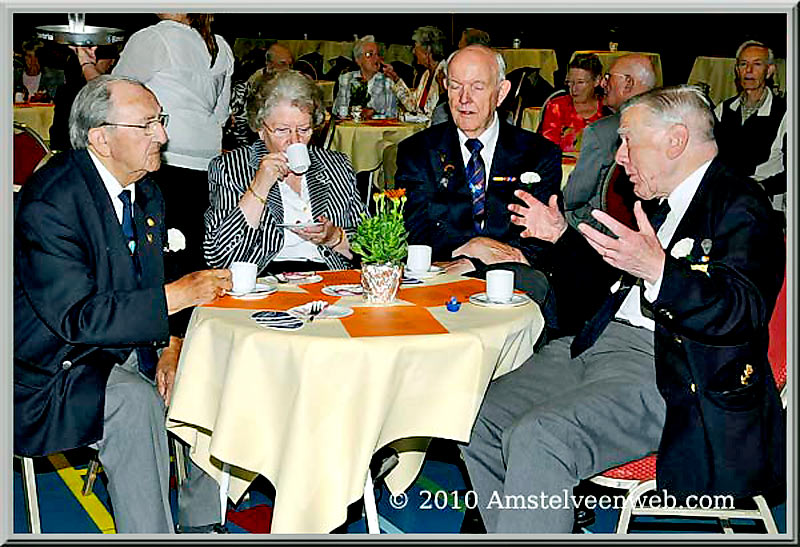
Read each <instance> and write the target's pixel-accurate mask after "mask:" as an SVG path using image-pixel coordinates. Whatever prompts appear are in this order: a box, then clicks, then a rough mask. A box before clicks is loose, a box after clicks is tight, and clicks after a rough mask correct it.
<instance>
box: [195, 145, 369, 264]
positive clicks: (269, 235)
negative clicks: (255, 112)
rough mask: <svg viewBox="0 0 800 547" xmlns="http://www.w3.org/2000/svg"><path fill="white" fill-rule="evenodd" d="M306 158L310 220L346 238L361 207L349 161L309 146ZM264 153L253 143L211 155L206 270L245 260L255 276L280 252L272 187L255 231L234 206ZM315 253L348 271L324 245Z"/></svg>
mask: <svg viewBox="0 0 800 547" xmlns="http://www.w3.org/2000/svg"><path fill="white" fill-rule="evenodd" d="M308 153H309V156H310V158H311V166H310V167H309V169H308V171H306V173H305V176H306V183H307V185H308V193H309V197H310V199H311V213H312V215H313V218H317V217H318V216H319V215H325V216H326V217H327V218H329V219H330V220H331V222H333V224H334V225H335V226H340V227H341V228H343V229H344V231H345V233H346V234H347V237H348V238H352V237H353V234H354V233H355V229H356V226H357V225H358V224H359V222H360V221H361V213H362V212H364V205H363V203H362V202H361V201H360V199H359V197H358V192H357V190H356V177H355V173H354V172H353V167H352V165H351V163H350V159H349V158H348V157H347V156H345V155H344V154H342V153H340V152H332V151H330V150H325V149H322V148H317V147H315V146H309V147H308ZM266 154H267V147H266V145H265V144H264V142H263V141H261V140H258V141H256V142H255V143H253V144H251V145H249V146H242V147H240V148H237V149H235V150H233V151H231V152H228V153H226V154H222V155H221V156H217V157H216V158H214V159H213V160H211V163H210V164H209V166H208V186H209V201H210V206H209V208H208V210H207V211H206V214H205V227H206V229H205V237H204V239H203V250H204V253H205V259H206V262H208V265H209V266H211V267H212V268H227V267H229V266H230V264H231V263H232V262H236V261H246V262H255V263H256V264H258V268H259V271H263V270H264V269H265V268H266V267H267V265H269V263H270V261H271V260H272V259H273V258H274V257H275V255H277V254H278V252H279V251H280V250H281V248H282V247H283V239H284V238H283V229H282V228H279V227H277V224H280V223H282V222H283V220H284V219H283V203H282V202H281V192H280V188H278V185H277V184H275V185H273V186H272V188H271V189H270V191H269V194H268V195H267V206H266V207H264V212H263V213H262V215H261V219H260V221H259V224H258V227H256V228H252V227H251V226H250V225H249V224H248V223H247V219H246V217H245V216H244V213H243V212H242V210H241V209H240V208H239V205H238V204H239V200H240V199H241V197H242V196H243V195H244V193H245V192H246V191H247V188H248V187H249V186H250V184H251V183H252V182H253V178H254V177H255V174H256V171H257V170H258V166H259V164H260V162H261V158H263V157H264V156H265V155H266ZM317 250H318V251H319V254H320V256H321V257H322V259H323V260H324V261H325V264H327V266H328V268H329V269H332V270H336V269H345V268H349V267H351V263H350V261H349V260H348V259H347V258H346V257H344V256H343V255H341V254H339V253H337V252H336V251H333V250H331V249H330V248H328V247H326V246H325V245H318V246H317Z"/></svg>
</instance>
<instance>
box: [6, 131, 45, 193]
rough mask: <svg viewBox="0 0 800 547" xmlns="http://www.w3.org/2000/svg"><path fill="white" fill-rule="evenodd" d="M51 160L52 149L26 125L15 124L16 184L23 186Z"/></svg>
mask: <svg viewBox="0 0 800 547" xmlns="http://www.w3.org/2000/svg"><path fill="white" fill-rule="evenodd" d="M48 159H50V148H49V147H48V146H47V144H46V143H45V142H44V139H42V137H41V136H39V134H38V133H37V132H36V131H34V130H33V129H31V128H30V127H28V126H27V125H25V124H24V123H20V122H14V184H18V185H20V186H21V185H23V184H25V181H27V180H28V177H30V176H31V175H32V174H33V173H34V172H35V171H36V170H37V169H39V168H40V167H41V166H42V165H44V164H45V163H46V162H47V160H48Z"/></svg>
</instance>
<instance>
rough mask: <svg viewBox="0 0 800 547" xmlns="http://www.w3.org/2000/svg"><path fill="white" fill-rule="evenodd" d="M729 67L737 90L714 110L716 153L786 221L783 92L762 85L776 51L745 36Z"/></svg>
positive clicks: (772, 72)
mask: <svg viewBox="0 0 800 547" xmlns="http://www.w3.org/2000/svg"><path fill="white" fill-rule="evenodd" d="M734 70H735V72H736V81H737V84H738V86H739V88H740V89H741V92H740V93H739V94H738V95H737V96H735V97H731V98H729V99H728V100H726V101H724V102H723V103H722V104H719V105H717V108H716V110H715V111H714V114H715V115H716V117H717V121H718V122H719V123H718V124H717V128H716V132H717V139H718V140H719V153H720V157H721V158H722V159H723V161H724V162H725V163H726V164H727V165H728V166H729V167H731V168H733V169H735V170H736V171H738V172H739V173H740V174H742V175H744V176H746V177H750V178H751V179H752V180H753V181H755V182H757V183H758V184H759V186H760V187H761V188H762V189H763V190H764V191H765V192H766V194H767V196H769V198H770V201H772V207H773V209H775V210H776V211H777V212H778V214H777V215H776V217H777V218H778V219H780V220H781V221H782V222H783V223H784V225H785V224H786V216H785V215H786V144H787V142H786V140H787V137H786V125H787V121H786V97H785V96H780V95H778V94H776V93H774V92H773V91H772V89H770V87H769V86H768V85H767V82H768V81H769V80H771V79H772V77H773V76H774V75H775V56H774V55H773V53H772V50H771V49H770V48H768V47H767V46H766V45H764V44H763V43H761V42H756V41H755V40H748V41H746V42H744V43H743V44H742V45H741V46H739V49H738V50H737V51H736V65H735V69H734Z"/></svg>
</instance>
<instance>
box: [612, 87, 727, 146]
mask: <svg viewBox="0 0 800 547" xmlns="http://www.w3.org/2000/svg"><path fill="white" fill-rule="evenodd" d="M639 105H641V106H644V107H646V108H647V109H648V110H650V111H651V112H652V113H653V114H655V116H656V117H657V118H658V119H659V120H660V121H661V122H663V123H664V125H668V124H681V125H685V126H686V127H687V128H689V131H690V132H691V133H693V134H696V135H698V136H699V137H700V138H701V139H703V141H713V140H714V112H713V110H712V107H711V102H710V101H709V99H708V97H707V96H706V94H705V92H704V91H703V88H702V87H700V86H697V85H688V84H681V85H675V86H669V87H660V88H656V89H651V90H650V91H646V92H644V93H642V94H641V95H636V96H634V97H631V98H630V99H628V100H627V101H625V103H624V104H623V105H622V107H621V108H620V113H624V112H625V111H626V110H628V109H629V108H632V107H634V106H639Z"/></svg>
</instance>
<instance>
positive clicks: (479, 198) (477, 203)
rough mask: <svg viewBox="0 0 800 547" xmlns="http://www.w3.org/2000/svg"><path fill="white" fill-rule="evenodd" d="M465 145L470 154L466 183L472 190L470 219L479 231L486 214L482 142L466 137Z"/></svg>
mask: <svg viewBox="0 0 800 547" xmlns="http://www.w3.org/2000/svg"><path fill="white" fill-rule="evenodd" d="M466 145H467V149H468V150H469V151H470V154H471V155H470V157H469V161H467V184H468V185H469V190H470V192H472V220H473V221H474V222H475V231H476V232H480V231H481V230H482V229H483V219H484V218H485V216H486V209H485V205H486V168H485V167H484V165H483V158H481V149H482V148H483V143H482V142H481V141H479V140H478V139H467V142H466Z"/></svg>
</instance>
